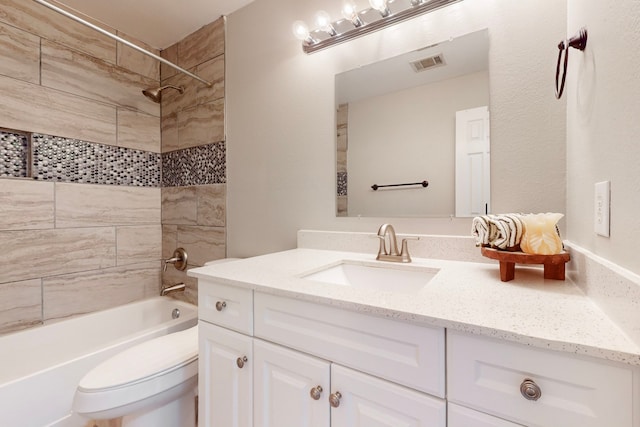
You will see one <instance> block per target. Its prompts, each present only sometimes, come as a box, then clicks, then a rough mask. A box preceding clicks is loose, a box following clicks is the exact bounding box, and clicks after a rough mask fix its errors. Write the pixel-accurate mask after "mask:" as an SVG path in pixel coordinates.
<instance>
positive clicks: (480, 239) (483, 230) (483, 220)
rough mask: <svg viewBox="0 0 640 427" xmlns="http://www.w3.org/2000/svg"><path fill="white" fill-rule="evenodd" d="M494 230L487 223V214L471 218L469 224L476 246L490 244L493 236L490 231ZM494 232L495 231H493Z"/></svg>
mask: <svg viewBox="0 0 640 427" xmlns="http://www.w3.org/2000/svg"><path fill="white" fill-rule="evenodd" d="M492 231H495V228H492V226H491V224H490V223H489V216H488V215H484V216H477V217H475V218H473V223H472V226H471V235H472V236H473V237H475V239H476V246H488V245H490V244H491V240H492V238H493V236H492V235H491V232H492ZM494 234H495V233H494Z"/></svg>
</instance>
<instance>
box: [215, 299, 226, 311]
mask: <svg viewBox="0 0 640 427" xmlns="http://www.w3.org/2000/svg"><path fill="white" fill-rule="evenodd" d="M226 306H227V303H226V302H225V301H218V302H217V303H216V310H218V311H222V309H223V308H225V307H226Z"/></svg>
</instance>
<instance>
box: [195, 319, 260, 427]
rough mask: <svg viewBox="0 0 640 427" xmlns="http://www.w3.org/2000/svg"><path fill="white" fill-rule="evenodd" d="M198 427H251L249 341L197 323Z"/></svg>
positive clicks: (250, 340) (235, 333)
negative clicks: (198, 349)
mask: <svg viewBox="0 0 640 427" xmlns="http://www.w3.org/2000/svg"><path fill="white" fill-rule="evenodd" d="M198 332H199V345H200V354H199V359H198V368H199V372H198V392H199V395H200V398H199V406H198V410H199V411H198V413H199V417H198V418H199V421H198V424H199V426H200V427H252V424H253V418H252V413H253V402H252V398H253V390H252V385H253V381H252V375H253V370H252V369H251V366H252V363H253V360H252V359H253V352H252V348H253V342H252V338H251V337H248V336H246V335H242V334H239V333H237V332H232V331H229V330H228V329H224V328H221V327H218V326H215V325H211V324H209V323H206V322H202V321H201V322H199V325H198Z"/></svg>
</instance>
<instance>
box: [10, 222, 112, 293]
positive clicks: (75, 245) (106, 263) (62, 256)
mask: <svg viewBox="0 0 640 427" xmlns="http://www.w3.org/2000/svg"><path fill="white" fill-rule="evenodd" d="M115 234H116V233H115V230H114V229H113V228H112V227H100V228H75V229H58V230H20V231H0V242H2V244H3V247H5V248H11V250H8V251H6V252H5V253H4V254H3V255H2V256H3V265H10V266H11V268H2V269H0V283H6V282H15V281H20V280H27V279H34V278H39V277H46V276H52V275H56V274H66V273H73V272H78V271H87V270H92V269H99V268H106V267H112V266H114V265H115V262H116V241H115V239H116V236H115Z"/></svg>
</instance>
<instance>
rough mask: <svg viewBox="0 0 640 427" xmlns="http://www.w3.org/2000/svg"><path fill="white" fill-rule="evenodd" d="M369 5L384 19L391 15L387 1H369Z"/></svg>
mask: <svg viewBox="0 0 640 427" xmlns="http://www.w3.org/2000/svg"><path fill="white" fill-rule="evenodd" d="M369 4H370V5H371V7H372V8H374V9H375V10H377V11H378V12H380V15H382V17H383V18H386V17H387V16H389V14H390V13H391V11H390V10H389V6H388V5H387V0H369Z"/></svg>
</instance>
